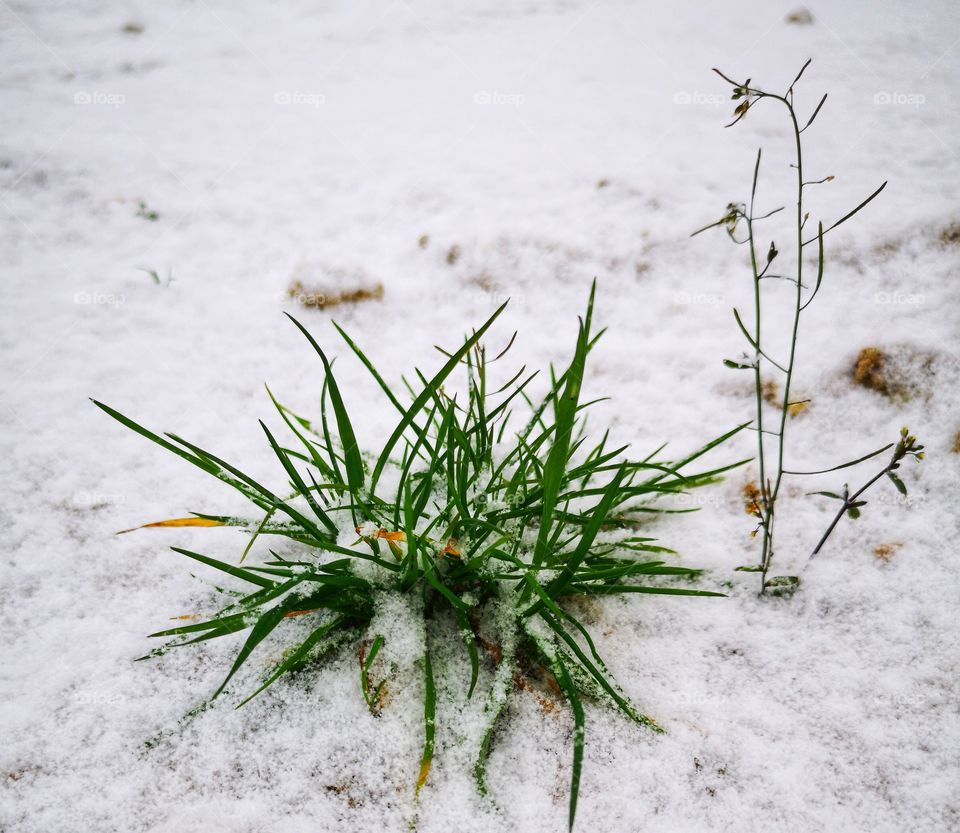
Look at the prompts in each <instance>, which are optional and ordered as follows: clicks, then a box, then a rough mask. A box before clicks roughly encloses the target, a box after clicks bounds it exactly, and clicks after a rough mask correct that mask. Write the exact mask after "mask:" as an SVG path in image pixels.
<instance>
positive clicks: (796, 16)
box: [785, 6, 813, 26]
mask: <svg viewBox="0 0 960 833" xmlns="http://www.w3.org/2000/svg"><path fill="white" fill-rule="evenodd" d="M785 19H786V21H787V23H793V24H794V25H795V26H809V25H810V24H811V23H813V15H812V14H811V13H810V9H808V8H806V7H805V6H801V7H800V8H799V9H795V10H794V11H792V12H790V14H788V15H787V16H786V18H785Z"/></svg>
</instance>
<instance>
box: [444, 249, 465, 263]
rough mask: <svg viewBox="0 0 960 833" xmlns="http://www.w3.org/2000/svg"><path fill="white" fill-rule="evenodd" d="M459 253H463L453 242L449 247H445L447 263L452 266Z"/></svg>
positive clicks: (458, 258)
mask: <svg viewBox="0 0 960 833" xmlns="http://www.w3.org/2000/svg"><path fill="white" fill-rule="evenodd" d="M461 254H463V252H461V250H460V247H459V246H458V245H457V244H456V243H454V244H453V245H452V246H451V247H450V248H449V249H447V263H448V264H449V265H450V266H453V265H454V264H456V262H457V261H458V260H460V255H461Z"/></svg>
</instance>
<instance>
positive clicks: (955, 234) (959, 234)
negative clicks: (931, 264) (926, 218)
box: [939, 223, 960, 246]
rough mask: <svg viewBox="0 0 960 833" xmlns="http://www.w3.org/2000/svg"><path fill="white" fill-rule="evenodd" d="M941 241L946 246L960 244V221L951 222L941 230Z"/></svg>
mask: <svg viewBox="0 0 960 833" xmlns="http://www.w3.org/2000/svg"><path fill="white" fill-rule="evenodd" d="M939 237H940V242H941V243H943V245H944V246H956V245H958V244H960V223H951V224H950V225H949V226H947V227H946V228H945V229H942V230H941V231H940V235H939Z"/></svg>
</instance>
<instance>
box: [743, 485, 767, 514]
mask: <svg viewBox="0 0 960 833" xmlns="http://www.w3.org/2000/svg"><path fill="white" fill-rule="evenodd" d="M741 491H742V494H743V511H744V512H746V513H747V514H748V515H753V516H759V515H760V501H761V500H762V499H763V492H761V491H760V486H759V485H757V481H756V480H748V481H747V482H746V483H744V484H743V489H742V490H741Z"/></svg>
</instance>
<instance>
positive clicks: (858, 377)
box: [853, 345, 936, 401]
mask: <svg viewBox="0 0 960 833" xmlns="http://www.w3.org/2000/svg"><path fill="white" fill-rule="evenodd" d="M935 359H936V355H935V354H933V353H929V352H925V351H923V350H917V349H916V348H914V347H911V346H910V345H898V346H894V347H892V348H889V349H881V348H879V347H864V348H863V349H862V350H861V351H860V352H859V353H858V354H857V358H856V361H855V362H854V364H853V381H854V382H855V383H856V384H858V385H860V386H861V387H865V388H868V389H869V390H873V391H876V392H877V393H879V394H882V395H883V396H886V397H888V398H889V399H894V400H899V401H906V400H909V399H912V398H913V397H915V396H918V395H924V396H928V395H929V394H930V392H931V391H930V386H931V384H932V382H933V364H934V361H935Z"/></svg>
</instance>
